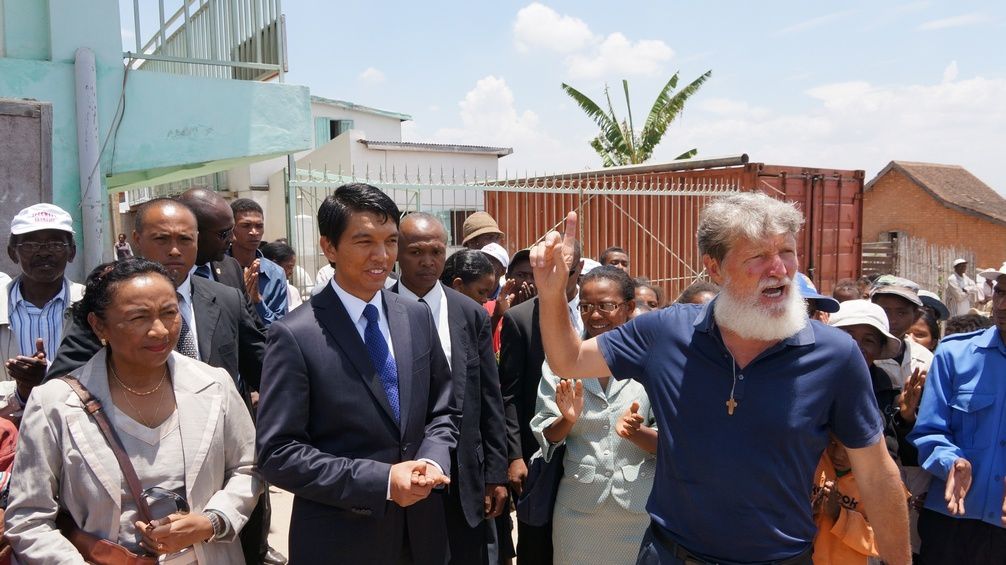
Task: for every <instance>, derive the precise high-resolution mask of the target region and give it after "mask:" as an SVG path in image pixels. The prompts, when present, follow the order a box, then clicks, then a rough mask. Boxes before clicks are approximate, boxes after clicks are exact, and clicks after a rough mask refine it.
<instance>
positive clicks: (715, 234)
mask: <svg viewBox="0 0 1006 565" xmlns="http://www.w3.org/2000/svg"><path fill="white" fill-rule="evenodd" d="M802 225H803V214H802V213H801V212H800V210H798V209H797V207H796V206H795V205H794V204H793V203H792V202H785V201H782V200H777V199H775V198H772V197H771V196H768V195H767V194H764V193H762V192H738V193H735V194H731V195H729V196H723V197H721V198H717V199H716V200H713V201H712V202H711V203H709V205H708V206H706V207H705V209H703V210H702V214H701V216H700V217H699V229H698V232H697V234H696V236H697V238H698V242H699V253H701V254H703V255H709V256H710V257H712V258H713V259H715V260H716V261H722V260H723V258H724V257H726V255H727V252H728V251H730V248H731V246H732V245H733V244H734V242H735V241H737V239H738V238H744V239H749V240H757V239H761V238H763V237H766V236H773V235H779V234H786V233H789V234H793V235H796V234H797V232H799V231H800V226H802Z"/></svg>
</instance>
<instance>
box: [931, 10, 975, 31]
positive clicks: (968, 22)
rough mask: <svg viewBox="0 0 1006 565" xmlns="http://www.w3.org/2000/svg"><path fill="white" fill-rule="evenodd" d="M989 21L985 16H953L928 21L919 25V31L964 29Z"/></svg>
mask: <svg viewBox="0 0 1006 565" xmlns="http://www.w3.org/2000/svg"><path fill="white" fill-rule="evenodd" d="M987 21H989V17H988V16H986V15H985V14H979V13H973V14H963V15H960V16H953V17H950V18H942V19H939V20H930V21H928V22H925V23H923V24H921V25H919V27H918V29H919V31H934V30H939V29H949V28H954V27H966V26H972V25H977V24H983V23H985V22H987Z"/></svg>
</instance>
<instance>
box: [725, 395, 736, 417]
mask: <svg viewBox="0 0 1006 565" xmlns="http://www.w3.org/2000/svg"><path fill="white" fill-rule="evenodd" d="M737 404H738V402H737V401H736V400H734V399H733V397H730V398H729V399H727V416H733V415H734V408H737Z"/></svg>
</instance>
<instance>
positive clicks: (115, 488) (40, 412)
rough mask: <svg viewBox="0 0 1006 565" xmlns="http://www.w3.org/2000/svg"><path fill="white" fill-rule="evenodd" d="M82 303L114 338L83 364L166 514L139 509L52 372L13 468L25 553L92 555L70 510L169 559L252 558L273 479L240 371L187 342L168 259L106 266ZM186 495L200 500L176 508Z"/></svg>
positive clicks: (33, 406) (155, 508)
mask: <svg viewBox="0 0 1006 565" xmlns="http://www.w3.org/2000/svg"><path fill="white" fill-rule="evenodd" d="M75 315H77V316H78V319H77V323H85V322H86V323H90V324H91V327H92V328H93V329H94V331H95V333H96V335H97V336H98V337H99V338H100V339H101V340H102V342H103V343H105V344H106V346H105V347H104V348H103V349H101V350H100V351H99V352H98V353H97V354H95V356H94V357H93V358H92V359H91V360H90V361H89V362H88V363H87V364H86V365H84V366H83V367H81V368H80V369H78V370H76V371H74V372H73V373H71V374H72V376H74V377H76V378H77V379H78V380H79V381H80V383H81V384H82V385H83V386H84V387H85V388H87V389H88V390H89V391H90V392H91V394H92V395H93V396H94V397H95V398H97V399H98V400H99V401H100V402H101V404H102V406H103V407H104V410H103V412H104V413H105V414H106V416H107V417H108V419H109V421H110V423H111V424H112V427H113V428H114V429H115V431H116V434H117V435H118V436H119V438H120V439H121V442H122V444H123V445H124V447H125V451H126V453H127V454H128V455H129V458H130V461H131V462H132V464H133V467H134V468H135V469H136V473H137V475H138V476H139V479H140V482H141V487H142V488H143V489H144V492H148V490H149V489H151V487H157V488H155V490H154V491H150V492H151V493H150V494H149V495H147V496H146V498H147V500H148V502H151V513H152V515H153V516H152V517H153V518H154V519H153V520H152V521H151V523H150V524H147V523H145V522H143V521H142V520H141V519H140V518H139V515H138V512H137V509H136V504H135V502H134V501H133V497H132V496H131V494H130V491H129V489H128V488H127V485H126V482H125V480H124V479H123V473H122V471H121V469H120V467H119V465H118V463H117V461H116V458H115V456H114V454H113V452H112V449H111V447H110V446H109V444H108V442H107V441H106V439H105V437H104V435H103V434H102V433H101V431H100V430H99V428H98V426H97V424H96V423H95V420H94V419H93V418H92V417H91V416H89V415H88V413H87V412H86V411H85V410H84V408H83V406H82V404H81V401H80V399H79V398H78V397H77V395H76V394H75V393H74V392H73V391H72V390H71V389H70V387H69V386H68V385H67V384H66V383H65V382H63V381H62V380H58V379H57V380H50V381H48V382H46V383H45V384H43V385H42V386H40V387H36V388H35V389H34V390H33V391H32V394H31V397H30V398H29V400H28V404H27V406H26V407H25V414H24V418H23V420H22V423H21V435H20V438H19V444H18V448H17V454H16V456H15V461H14V468H13V471H12V478H11V485H10V502H9V506H8V508H7V513H6V527H7V531H6V535H7V538H8V539H9V540H10V543H11V546H12V547H13V549H14V553H15V556H16V558H17V560H18V562H20V563H45V564H54V563H74V564H81V563H84V559H83V557H82V556H81V555H80V553H79V552H78V551H76V549H75V548H74V546H73V545H72V544H71V543H70V542H69V541H68V540H67V538H65V537H63V535H62V534H61V533H60V531H59V530H58V529H57V527H56V524H55V520H56V516H57V514H58V513H59V512H61V511H63V512H67V513H69V515H70V517H71V518H72V519H73V521H74V522H75V523H76V524H77V526H78V527H79V528H80V529H82V530H84V531H85V532H86V533H88V534H91V535H94V536H98V537H101V538H104V539H108V540H111V541H113V542H115V543H118V544H120V545H123V546H125V547H127V548H128V549H130V550H131V551H133V552H136V553H141V552H143V551H146V552H148V553H150V554H156V555H159V556H160V560H161V562H164V563H172V564H181V563H205V564H213V565H216V564H241V563H244V558H243V556H242V552H241V544H240V542H239V541H237V538H238V532H240V531H241V528H242V527H243V526H244V524H245V522H246V521H247V519H248V516H249V514H250V513H251V511H252V510H253V508H254V506H255V503H256V500H257V497H258V495H259V493H260V492H261V489H262V483H261V481H260V480H259V478H258V476H257V474H256V472H255V471H254V469H253V463H254V460H255V457H254V445H255V431H254V428H253V425H252V422H251V418H250V416H249V415H248V411H247V409H246V408H245V405H244V403H243V402H242V400H241V397H240V396H239V395H238V393H237V390H236V389H235V387H234V384H233V381H232V380H231V378H230V377H229V375H228V374H227V372H226V371H224V370H222V369H214V368H212V367H210V366H208V365H205V364H203V363H201V362H199V361H197V360H195V359H191V358H189V357H186V356H184V355H182V354H180V353H177V352H174V351H173V350H174V348H175V345H176V343H177V342H178V339H179V333H180V331H181V330H182V320H181V316H180V313H179V305H178V300H177V298H176V293H175V288H174V285H173V284H172V282H171V279H170V278H169V277H168V274H167V272H166V271H165V270H164V268H163V267H161V266H160V265H159V264H157V263H152V262H150V261H146V260H144V259H138V258H130V259H126V260H123V261H119V262H117V263H115V264H107V265H103V266H100V267H98V268H97V269H95V270H94V272H92V273H91V275H90V276H89V277H88V282H87V290H86V291H85V294H84V298H83V299H82V300H81V302H80V305H79V307H78V309H77V311H76V312H75ZM187 329H188V328H186V330H187ZM172 493H173V494H172ZM165 495H169V496H165ZM175 499H184V502H185V503H187V506H188V508H189V512H187V513H183V512H175V510H176V509H178V508H181V505H178V503H177V501H176V500H175Z"/></svg>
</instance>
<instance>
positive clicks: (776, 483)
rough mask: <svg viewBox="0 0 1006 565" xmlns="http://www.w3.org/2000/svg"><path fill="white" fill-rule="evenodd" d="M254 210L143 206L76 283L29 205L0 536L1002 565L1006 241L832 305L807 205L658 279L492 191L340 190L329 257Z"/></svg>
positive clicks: (9, 361) (327, 217)
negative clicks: (816, 266) (272, 226)
mask: <svg viewBox="0 0 1006 565" xmlns="http://www.w3.org/2000/svg"><path fill="white" fill-rule="evenodd" d="M264 215H265V212H264V211H263V209H262V208H261V207H260V206H259V205H258V204H256V203H255V202H254V201H253V200H249V199H237V200H235V201H233V202H227V201H225V200H224V199H223V198H222V197H221V196H220V195H219V194H217V193H215V192H213V191H210V190H205V189H199V188H196V189H192V190H189V191H187V192H185V193H183V194H181V195H180V196H178V197H176V198H159V199H155V200H151V201H149V202H146V203H144V204H143V205H141V206H140V208H139V209H138V210H137V211H136V214H135V217H134V229H133V232H132V233H131V234H130V237H128V238H127V237H126V234H121V235H120V236H119V237H118V240H117V242H116V243H115V244H114V253H115V257H116V260H115V261H113V262H110V263H106V264H103V265H99V266H98V267H96V268H95V269H93V270H92V271H91V272H90V273H89V275H88V276H87V278H86V280H84V281H83V284H77V283H75V282H72V281H70V280H69V279H68V278H67V277H66V274H65V273H66V269H67V265H68V263H71V262H72V261H73V260H74V258H75V253H76V241H75V233H74V230H73V222H72V219H71V216H70V215H69V214H68V213H67V212H66V211H64V210H62V209H60V208H58V207H57V206H54V205H52V204H47V203H43V204H36V205H33V206H30V207H27V208H25V209H23V210H21V211H20V212H19V213H18V214H17V215H16V216H15V217H14V219H13V221H12V223H11V226H10V232H9V240H8V243H7V250H8V254H9V256H10V258H11V260H12V261H13V262H14V263H15V264H16V265H17V266H18V267H19V268H20V270H21V272H20V273H15V275H14V276H13V277H9V276H7V275H5V274H3V273H0V289H2V290H3V292H2V293H0V355H2V357H3V359H5V369H6V370H5V371H4V375H3V379H0V416H2V418H0V466H3V468H0V488H2V489H3V490H2V491H0V507H2V508H3V512H4V513H3V520H2V523H3V524H4V529H3V544H2V546H0V547H2V548H4V549H6V550H7V551H6V552H5V551H4V549H0V559H4V558H5V557H4V555H5V553H9V555H8V556H7V558H11V557H12V558H13V562H16V563H45V564H48V563H84V562H88V563H127V562H128V563H154V562H161V563H171V564H183V563H209V564H217V563H284V562H286V561H287V560H289V562H291V563H312V564H313V563H417V564H442V563H457V564H466V565H467V564H487V565H488V564H492V565H496V564H507V563H512V562H513V560H514V559H516V561H517V563H518V564H519V565H526V564H537V563H546V564H551V563H556V564H589V563H605V564H607V563H642V564H651V563H661V564H668V563H669V564H679V563H687V564H692V563H696V564H702V563H710V564H711V563H722V564H739V563H778V564H804V563H807V564H809V563H817V564H852V563H870V562H879V561H880V560H882V561H883V562H885V563H892V564H907V563H912V562H915V563H923V564H943V563H958V562H965V563H1002V562H1006V529H1004V528H1006V498H1004V493H1006V490H1004V487H1006V466H1004V463H1003V462H1004V461H1006V431H1004V430H1002V429H1001V422H1002V421H1003V418H1004V417H1006V416H1004V410H1006V385H1003V384H1001V383H1000V381H1001V377H1002V375H1004V374H1006V337H1004V333H1003V332H1004V331H1006V264H1004V265H1003V267H1001V268H999V269H994V268H993V269H985V270H982V271H980V272H979V273H977V276H976V277H975V278H974V279H973V278H971V277H969V276H968V266H969V265H968V263H967V262H966V261H965V260H963V259H961V260H958V261H955V262H954V263H953V265H951V266H950V267H951V268H952V269H953V271H954V274H953V275H952V276H949V277H948V278H947V282H946V286H945V287H944V288H941V289H936V290H939V291H940V292H941V294H942V296H943V300H941V299H940V297H939V296H937V295H936V294H933V293H932V292H927V290H926V289H922V288H919V286H918V285H917V284H915V283H914V282H912V281H910V280H907V279H904V278H900V277H896V276H891V275H884V276H880V277H873V278H865V277H864V278H861V279H859V280H853V279H843V280H840V281H835V284H833V285H831V286H832V287H833V291H832V293H831V294H830V295H823V294H820V293H819V292H818V291H817V289H816V288H815V286H814V284H813V283H812V282H811V280H810V279H809V278H808V277H806V276H804V275H803V274H802V273H800V272H799V258H798V257H797V251H796V249H797V245H796V236H797V233H798V232H799V230H800V228H801V226H802V223H803V217H802V215H801V213H800V212H799V210H797V208H796V207H795V206H793V205H792V204H789V203H786V202H783V201H780V200H775V199H773V198H770V197H768V196H765V195H762V194H758V193H740V194H733V195H729V196H725V197H721V198H719V199H716V200H714V201H713V202H712V203H710V204H709V205H708V206H707V208H706V209H705V210H704V211H703V213H702V217H701V220H700V223H699V226H698V234H697V235H698V244H699V251H700V254H701V255H702V259H703V267H704V274H705V275H706V276H705V277H704V279H703V280H699V281H696V282H695V283H694V284H692V285H691V286H690V287H688V288H687V289H686V290H685V291H684V292H682V293H681V294H680V296H678V297H677V298H676V300H674V301H673V302H670V300H668V299H667V298H666V297H665V296H664V288H663V287H662V286H661V285H659V284H656V283H655V282H653V281H651V280H650V279H648V278H645V277H642V276H638V274H637V273H634V272H633V269H632V262H631V259H632V256H631V253H630V252H631V250H627V249H625V248H623V247H619V246H615V245H612V246H611V247H608V248H607V249H605V250H604V251H602V252H601V253H600V254H599V255H598V256H597V259H596V260H594V259H591V258H587V257H584V256H583V249H582V248H581V245H580V243H579V241H578V240H577V233H578V232H579V229H580V228H579V225H578V219H577V217H576V214H574V213H570V215H569V216H568V217H567V219H566V223H565V228H564V230H563V232H562V233H559V232H550V233H549V234H546V235H545V236H544V237H543V238H542V240H541V241H540V243H538V244H537V245H535V246H533V247H531V248H529V249H523V250H519V251H517V252H516V253H513V254H512V255H511V254H510V253H508V251H507V248H506V247H505V243H506V234H504V233H503V232H502V230H500V228H499V225H498V224H497V223H496V221H495V220H494V219H493V218H492V216H490V215H489V214H487V213H485V212H477V213H474V214H472V215H470V216H469V217H468V218H467V220H466V221H465V223H464V226H463V228H462V240H461V241H460V242H459V243H460V244H461V245H460V247H461V248H460V249H457V250H454V251H453V252H451V251H452V246H451V243H452V242H451V241H450V237H449V235H448V231H447V229H446V228H445V227H444V226H443V224H442V223H441V222H440V221H439V219H438V218H437V217H436V216H433V215H430V214H426V213H422V212H414V213H409V214H406V215H404V216H403V215H402V213H401V211H400V210H399V208H398V207H397V206H396V204H395V203H394V201H393V200H391V199H390V198H389V197H388V196H387V195H385V194H384V193H383V192H381V191H380V190H378V189H377V188H374V187H372V186H369V185H365V184H350V185H345V186H343V187H340V188H339V189H337V190H336V191H335V192H334V193H333V194H332V195H330V196H328V197H327V198H326V199H325V200H324V202H323V203H322V204H321V206H320V208H319V210H318V214H317V217H318V224H319V225H318V228H319V232H318V233H319V234H320V238H319V247H320V250H321V252H322V253H323V254H324V256H325V258H326V260H327V262H328V265H326V266H325V267H324V268H323V269H321V270H320V271H319V273H318V275H317V277H316V279H314V280H311V277H309V276H308V275H307V273H305V272H304V271H303V269H302V268H300V267H299V266H298V265H297V264H296V261H297V256H296V253H295V252H294V250H293V249H292V248H291V247H290V246H289V245H288V244H287V243H286V242H285V241H282V240H278V241H273V242H265V241H263V232H264V225H265V221H264V220H265V217H264ZM585 229H590V228H589V226H585ZM612 243H617V242H612ZM396 267H397V268H396ZM648 274H650V275H657V274H656V273H648ZM633 275H636V276H635V277H634V276H633ZM976 280H977V282H976ZM312 287H313V288H312ZM305 289H309V290H308V291H307V292H302V291H303V290H305ZM11 454H12V455H13V456H12V457H11ZM269 485H273V486H275V487H277V488H280V489H284V490H286V491H289V492H290V493H292V494H293V496H294V502H293V509H292V515H291V520H290V529H289V544H288V552H289V555H288V556H284V555H281V554H279V553H278V552H276V551H275V550H273V549H272V548H270V547H269V544H268V532H269V526H270V522H271V504H270V501H269V488H268V487H269ZM514 508H516V514H514V513H513V512H512V510H513V509H514ZM514 517H516V520H514ZM514 538H516V544H514V543H513V539H514Z"/></svg>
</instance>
